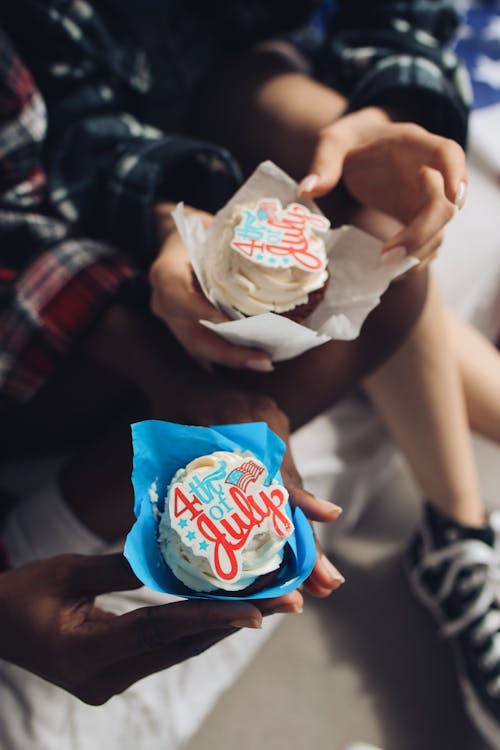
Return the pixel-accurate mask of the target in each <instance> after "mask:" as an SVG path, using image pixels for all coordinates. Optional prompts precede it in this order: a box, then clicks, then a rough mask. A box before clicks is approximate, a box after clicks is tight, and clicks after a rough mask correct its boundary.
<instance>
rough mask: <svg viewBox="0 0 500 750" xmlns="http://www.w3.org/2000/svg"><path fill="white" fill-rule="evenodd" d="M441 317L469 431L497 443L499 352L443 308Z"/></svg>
mask: <svg viewBox="0 0 500 750" xmlns="http://www.w3.org/2000/svg"><path fill="white" fill-rule="evenodd" d="M445 318H446V326H447V331H448V335H449V337H450V342H451V346H452V349H453V352H454V355H455V358H456V361H457V365H458V368H459V371H460V376H461V379H462V385H463V389H464V394H465V402H466V405H467V414H468V416H469V423H470V426H471V428H472V429H473V430H476V431H477V432H478V433H480V434H481V435H484V436H485V437H487V438H489V439H490V440H494V441H495V442H497V443H500V355H499V353H498V350H497V349H496V347H494V346H493V344H491V343H490V342H489V341H488V340H487V339H486V338H485V337H484V336H482V335H481V334H480V333H479V331H477V330H476V329H475V328H473V327H472V326H471V325H469V324H468V323H466V322H464V321H463V320H461V319H460V318H459V317H458V315H456V313H455V312H454V311H453V310H452V309H450V308H448V307H446V308H445Z"/></svg>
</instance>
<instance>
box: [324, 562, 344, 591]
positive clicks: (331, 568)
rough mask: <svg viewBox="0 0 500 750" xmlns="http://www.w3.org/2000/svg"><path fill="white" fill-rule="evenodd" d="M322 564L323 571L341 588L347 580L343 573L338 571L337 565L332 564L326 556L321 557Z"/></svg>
mask: <svg viewBox="0 0 500 750" xmlns="http://www.w3.org/2000/svg"><path fill="white" fill-rule="evenodd" d="M320 564H321V567H322V568H323V571H324V572H325V573H326V575H327V576H328V577H329V578H331V580H332V581H335V582H338V584H339V586H340V584H342V583H344V582H345V578H344V576H343V575H342V573H340V572H339V571H338V570H337V568H336V567H335V565H333V564H332V563H331V562H330V560H329V559H328V558H327V556H326V555H321V559H320Z"/></svg>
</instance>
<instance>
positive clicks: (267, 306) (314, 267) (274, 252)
mask: <svg viewBox="0 0 500 750" xmlns="http://www.w3.org/2000/svg"><path fill="white" fill-rule="evenodd" d="M329 226H330V223H329V221H328V219H326V217H324V216H323V215H321V214H316V213H312V212H311V211H310V210H309V209H308V208H307V207H306V206H303V205H302V204H300V203H290V204H288V205H287V206H286V207H283V206H282V205H281V202H280V201H279V200H278V199H276V198H262V199H260V200H259V201H257V202H256V203H255V204H245V205H241V206H238V207H237V208H236V209H235V211H234V212H233V215H232V218H231V220H230V221H229V222H227V225H226V227H225V228H224V230H223V232H222V236H221V241H220V242H219V243H214V244H213V246H212V247H213V249H212V250H211V251H210V252H209V255H208V257H207V259H206V265H205V268H206V275H207V282H208V285H209V287H210V288H211V290H212V294H213V295H214V298H215V299H216V301H217V303H218V304H219V305H220V306H221V307H222V308H223V309H225V310H226V311H228V312H229V313H231V311H236V312H237V313H240V314H242V315H244V316H251V315H259V314H260V313H266V312H274V313H278V314H280V315H285V316H286V317H289V318H291V319H292V320H294V321H295V322H298V323H301V322H303V321H304V320H305V319H306V318H307V317H309V315H311V313H312V312H313V310H314V309H315V308H316V307H317V305H318V304H319V302H320V301H321V300H322V298H323V295H324V292H325V289H326V286H327V282H328V270H327V257H326V251H325V243H324V240H323V238H322V237H321V235H322V234H324V233H325V232H326V231H327V230H328V228H329Z"/></svg>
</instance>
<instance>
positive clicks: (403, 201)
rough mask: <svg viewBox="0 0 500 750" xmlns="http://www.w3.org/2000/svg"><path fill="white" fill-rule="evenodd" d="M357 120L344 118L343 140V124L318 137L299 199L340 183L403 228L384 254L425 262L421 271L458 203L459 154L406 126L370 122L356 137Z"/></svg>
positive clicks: (462, 173)
mask: <svg viewBox="0 0 500 750" xmlns="http://www.w3.org/2000/svg"><path fill="white" fill-rule="evenodd" d="M363 112H364V111H363V110H362V111H361V112H359V113H355V114H354V115H350V116H348V117H350V118H352V121H354V120H355V118H356V116H357V117H358V120H357V121H356V122H357V127H354V126H352V122H351V126H352V127H351V131H352V132H351V133H350V134H349V133H348V132H347V131H346V127H345V126H346V123H345V122H342V121H339V122H338V123H335V124H334V125H331V126H329V128H326V129H325V131H323V133H322V134H321V136H320V139H319V142H318V148H317V151H316V155H315V159H314V161H313V165H312V167H311V172H313V173H314V174H315V175H317V179H313V178H312V176H311V175H310V176H309V177H308V178H306V179H305V180H303V182H302V183H301V185H302V192H303V193H304V194H306V195H309V196H311V197H314V198H317V197H320V196H323V195H325V194H326V193H327V192H329V191H330V190H331V189H332V188H333V187H334V186H335V185H336V184H337V182H338V180H339V179H340V176H342V178H343V182H344V185H345V187H346V188H347V190H348V192H349V193H350V195H351V196H352V197H353V198H354V199H355V200H357V201H358V202H359V203H361V204H362V205H364V206H366V207H368V208H371V209H377V210H379V211H382V212H384V213H385V214H388V215H390V216H392V217H394V218H395V219H397V220H398V221H399V222H402V223H403V225H404V227H403V229H401V230H399V231H398V232H397V233H396V234H395V235H394V236H392V237H391V238H390V239H389V240H387V242H385V244H384V246H383V252H387V251H389V250H391V249H393V248H395V247H399V248H401V247H402V248H404V249H405V251H406V252H407V253H409V254H412V255H414V256H415V257H417V258H418V259H419V260H420V261H424V263H421V265H420V267H421V268H423V267H424V266H425V265H427V263H428V262H429V261H430V260H432V258H433V257H434V256H435V254H436V251H437V249H438V248H439V246H440V244H441V242H442V240H443V234H442V229H443V227H444V225H445V224H446V223H447V222H448V221H449V220H450V219H451V218H452V216H453V215H454V213H455V209H456V207H458V208H461V207H462V205H463V203H464V201H465V195H466V186H467V176H466V170H465V156H464V153H463V151H462V149H461V148H460V146H459V145H458V144H457V143H455V142H454V141H451V140H449V139H446V138H442V137H440V136H436V135H432V134H431V133H428V132H427V131H426V130H424V129H423V128H421V127H419V126H418V125H414V124H412V123H393V122H390V121H389V120H388V119H386V120H385V121H384V120H383V118H381V117H379V118H376V117H375V116H374V115H373V114H372V116H371V120H369V126H367V127H366V128H364V129H363V128H362V127H361V125H360V123H361V121H362V119H361V118H362V117H363ZM348 117H346V118H344V119H345V120H348ZM368 119H369V118H367V120H368ZM336 128H337V130H336ZM306 187H307V188H308V189H307V190H306V189H305V188H306Z"/></svg>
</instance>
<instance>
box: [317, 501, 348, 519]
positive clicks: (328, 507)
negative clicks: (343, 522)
mask: <svg viewBox="0 0 500 750" xmlns="http://www.w3.org/2000/svg"><path fill="white" fill-rule="evenodd" d="M318 500H319V501H320V503H321V504H322V506H323V507H324V508H325V510H328V512H329V513H334V512H335V513H336V514H337V515H338V516H340V514H341V513H343V511H344V509H343V508H341V507H340V505H336V504H335V503H331V502H330V500H322V499H321V498H318Z"/></svg>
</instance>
